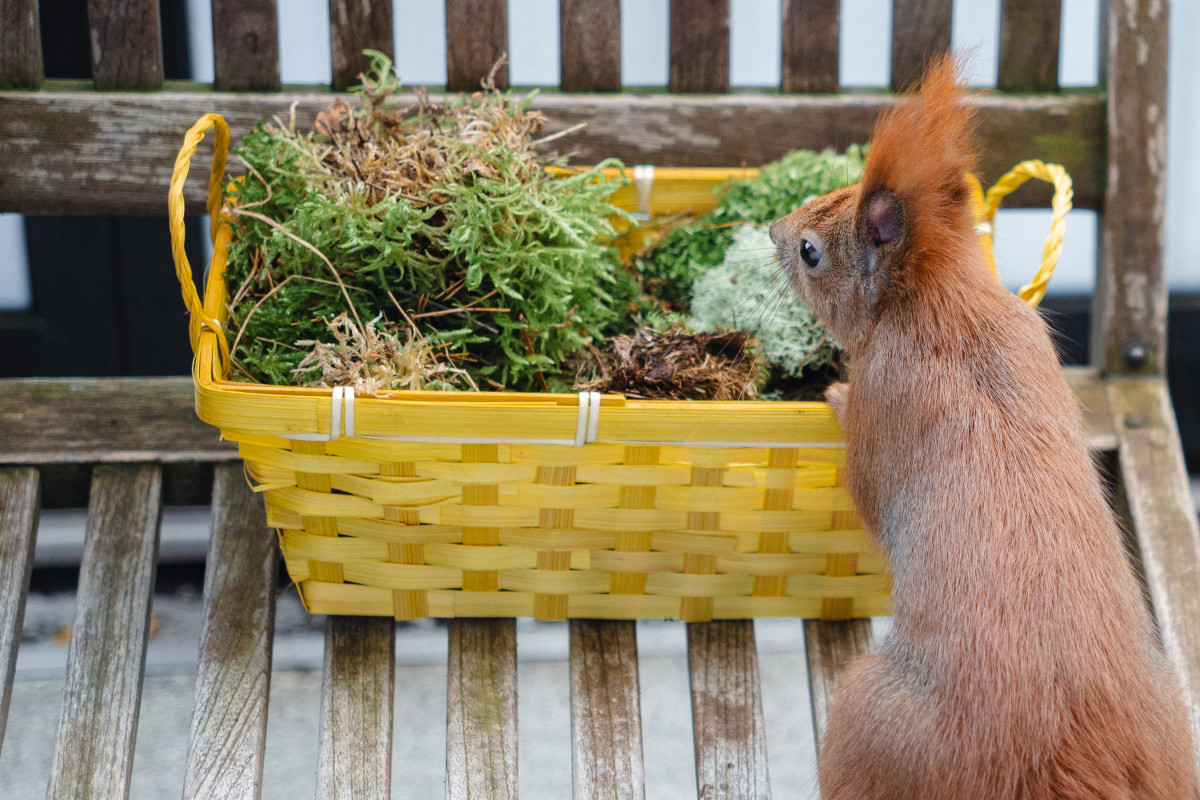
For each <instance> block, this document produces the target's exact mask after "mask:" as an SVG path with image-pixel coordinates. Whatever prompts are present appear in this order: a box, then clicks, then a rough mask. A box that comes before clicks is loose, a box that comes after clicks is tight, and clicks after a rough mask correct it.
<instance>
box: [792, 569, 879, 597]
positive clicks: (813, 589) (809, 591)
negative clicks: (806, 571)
mask: <svg viewBox="0 0 1200 800" xmlns="http://www.w3.org/2000/svg"><path fill="white" fill-rule="evenodd" d="M891 585H892V579H891V576H890V575H886V574H884V575H846V576H837V575H793V576H792V577H791V578H789V579H788V592H787V593H788V595H789V596H791V597H820V598H824V599H834V600H848V599H853V598H855V597H859V596H863V595H868V594H874V593H881V592H887V591H889V590H890V589H891Z"/></svg>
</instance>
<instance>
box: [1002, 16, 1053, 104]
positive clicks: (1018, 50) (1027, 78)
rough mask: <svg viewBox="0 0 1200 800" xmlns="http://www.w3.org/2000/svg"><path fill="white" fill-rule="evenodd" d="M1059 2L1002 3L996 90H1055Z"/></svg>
mask: <svg viewBox="0 0 1200 800" xmlns="http://www.w3.org/2000/svg"><path fill="white" fill-rule="evenodd" d="M1061 21H1062V0H1004V2H1003V3H1001V4H1000V54H999V62H1000V63H999V69H998V71H997V75H996V88H997V89H1000V90H1002V91H1005V92H1053V91H1057V90H1058V40H1059V28H1060V23H1061Z"/></svg>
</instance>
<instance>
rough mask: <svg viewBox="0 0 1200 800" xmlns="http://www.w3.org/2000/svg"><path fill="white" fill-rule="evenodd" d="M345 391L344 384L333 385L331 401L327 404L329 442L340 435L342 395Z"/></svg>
mask: <svg viewBox="0 0 1200 800" xmlns="http://www.w3.org/2000/svg"><path fill="white" fill-rule="evenodd" d="M345 393H346V387H345V386H335V387H333V402H332V403H330V404H329V441H331V442H332V441H334V440H335V439H337V438H338V437H340V436H341V435H342V397H343V396H344V395H345Z"/></svg>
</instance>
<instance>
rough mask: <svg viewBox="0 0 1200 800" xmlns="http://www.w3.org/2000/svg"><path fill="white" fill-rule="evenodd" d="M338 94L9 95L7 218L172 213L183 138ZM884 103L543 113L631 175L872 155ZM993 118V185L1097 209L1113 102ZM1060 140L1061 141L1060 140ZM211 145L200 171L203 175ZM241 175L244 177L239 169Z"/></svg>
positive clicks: (1008, 109) (724, 98)
mask: <svg viewBox="0 0 1200 800" xmlns="http://www.w3.org/2000/svg"><path fill="white" fill-rule="evenodd" d="M333 97H334V95H332V94H330V93H317V92H313V93H297V92H291V91H285V92H281V93H278V94H233V93H214V92H208V91H169V92H158V93H153V94H133V93H129V94H115V93H108V94H99V93H96V92H85V91H57V90H47V91H43V92H38V93H10V94H0V212H6V211H15V212H23V213H27V214H39V213H55V214H164V213H166V205H167V204H166V188H167V184H168V182H169V181H170V177H171V169H172V165H173V164H174V161H175V156H176V153H177V152H178V150H179V147H180V145H181V144H182V142H183V134H184V132H185V131H186V130H187V129H188V128H189V127H190V126H191V124H192V123H193V122H195V121H196V119H197V118H199V117H200V116H201V115H202V114H205V113H207V112H209V111H217V112H220V113H221V114H223V115H224V116H225V118H226V119H227V120H228V121H229V124H230V127H231V129H232V131H233V134H234V136H235V144H236V139H237V138H240V137H241V136H242V135H244V134H245V133H247V132H248V131H250V130H251V129H252V128H253V127H254V125H256V124H257V123H258V122H259V121H260V120H262V119H264V118H267V119H269V118H271V117H275V116H279V117H282V118H285V119H286V118H287V116H288V112H289V109H290V108H291V107H292V105H293V104H296V117H297V124H298V125H299V126H301V127H307V126H310V125H311V123H312V120H313V117H314V116H315V115H316V113H317V112H318V111H320V110H321V109H322V108H324V107H325V106H327V105H328V104H329V103H330V102H332V99H333ZM894 102H895V99H894V97H893V96H891V95H888V94H883V93H864V94H844V95H816V96H803V95H779V94H765V93H760V92H753V93H735V94H728V95H706V96H679V95H674V96H672V95H666V94H658V93H655V94H646V95H633V94H621V95H562V94H551V93H543V94H541V95H539V96H538V97H537V99H536V100H535V102H534V105H535V107H537V108H538V109H540V110H541V111H543V112H544V113H545V114H546V116H547V117H548V118H549V119H550V125H549V128H548V130H549V132H554V131H559V130H562V129H564V128H567V127H569V126H572V125H575V124H578V123H581V122H582V123H587V126H586V128H584V130H582V131H580V132H578V133H576V134H573V135H571V136H568V137H566V138H563V139H560V140H558V142H556V145H555V146H556V147H559V148H560V149H561V150H563V151H569V152H571V153H573V154H574V156H573V159H574V162H575V163H578V164H586V163H589V162H595V161H597V160H599V159H602V158H607V157H610V156H613V157H616V158H620V159H622V160H623V161H625V163H626V164H630V165H632V164H655V165H658V166H735V167H736V166H759V165H761V164H762V163H764V162H766V161H770V160H772V159H774V158H778V157H779V156H782V155H784V154H785V153H787V152H789V151H790V150H794V149H797V148H811V149H822V148H825V147H835V148H838V149H843V148H845V147H846V146H847V145H850V144H854V143H858V142H866V141H867V140H868V139H869V138H870V135H871V131H872V129H873V127H874V125H875V119H876V117H877V116H878V115H879V112H880V111H881V110H883V109H884V108H887V107H889V106H890V105H891V104H892V103H894ZM975 102H977V103H978V104H979V107H980V115H979V139H980V146H981V152H983V153H984V159H983V163H982V172H983V174H984V177H985V178H988V177H990V178H993V179H994V178H997V177H999V176H1000V175H1001V174H1003V173H1004V172H1005V171H1007V170H1008V168H1010V167H1011V166H1013V165H1014V164H1016V163H1017V162H1019V161H1023V160H1025V159H1028V158H1040V159H1042V160H1044V161H1047V162H1056V163H1061V164H1063V165H1064V166H1065V167H1066V169H1067V171H1068V172H1069V173H1071V176H1072V177H1073V178H1074V181H1075V204H1076V205H1077V206H1079V207H1082V208H1098V207H1099V206H1100V205H1101V203H1102V198H1103V196H1104V181H1105V175H1104V166H1103V165H1104V158H1103V152H1104V142H1105V123H1104V98H1103V96H1102V95H1101V94H1099V93H1097V92H1094V91H1089V92H1079V93H1071V94H1062V95H1057V96H1053V97H1051V96H1038V97H1032V96H1027V97H1020V96H1007V97H1005V96H998V95H997V96H989V97H982V98H979V99H978V100H976V101H975ZM1050 132H1052V133H1050ZM207 147H208V145H207V144H205V145H203V146H202V150H201V156H200V159H201V160H199V161H197V162H196V164H195V165H194V167H193V171H194V172H196V173H204V171H205V168H204V166H202V164H203V163H204V162H203V159H204V158H205V157H204V155H203V153H204V152H205V150H206V148H207ZM235 168H236V167H235ZM207 186H208V181H207V178H206V176H205V175H203V174H197V175H195V176H194V177H193V178H192V179H191V180H189V181H188V191H187V197H188V199H189V201H190V202H191V206H190V208H191V210H192V211H195V212H199V211H200V210H201V209H202V207H203V206H202V199H203V197H204V194H205V193H206V191H207ZM1049 198H1050V193H1049V191H1045V190H1041V189H1040V188H1034V189H1030V190H1024V189H1023V190H1022V191H1021V192H1019V193H1017V194H1015V195H1013V196H1012V197H1011V198H1010V200H1009V201H1006V204H1007V205H1008V206H1010V207H1018V206H1022V205H1025V206H1031V205H1032V206H1045V205H1047V204H1048V201H1049Z"/></svg>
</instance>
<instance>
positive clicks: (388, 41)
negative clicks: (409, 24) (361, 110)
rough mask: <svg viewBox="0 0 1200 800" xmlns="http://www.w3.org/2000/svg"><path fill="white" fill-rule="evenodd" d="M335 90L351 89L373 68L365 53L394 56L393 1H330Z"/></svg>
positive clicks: (330, 31) (330, 29) (330, 32)
mask: <svg viewBox="0 0 1200 800" xmlns="http://www.w3.org/2000/svg"><path fill="white" fill-rule="evenodd" d="M329 35H330V40H331V42H332V45H333V50H332V56H333V58H332V60H333V88H334V89H348V88H350V87H351V86H357V85H358V84H359V83H360V82H361V81H360V80H359V77H358V76H359V75H360V74H362V73H363V72H365V71H366V69H367V67H368V66H370V63H371V61H370V59H369V58H367V57H366V56H365V55H363V50H364V49H367V48H370V49H371V50H378V51H379V52H381V53H386V54H387V55H389V56H391V55H393V51H394V50H395V45H394V44H393V42H392V3H391V0H329Z"/></svg>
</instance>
